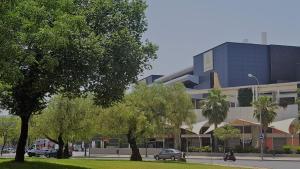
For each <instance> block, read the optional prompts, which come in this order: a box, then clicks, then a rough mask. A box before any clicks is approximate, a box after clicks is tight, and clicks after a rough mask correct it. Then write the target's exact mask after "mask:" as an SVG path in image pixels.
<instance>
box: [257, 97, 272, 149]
mask: <svg viewBox="0 0 300 169" xmlns="http://www.w3.org/2000/svg"><path fill="white" fill-rule="evenodd" d="M253 105H254V108H255V109H254V114H253V116H254V117H255V118H256V119H257V121H261V125H262V129H263V134H264V138H267V137H266V136H267V130H268V126H269V124H271V123H272V122H273V121H274V120H275V117H276V116H277V113H276V111H275V110H276V109H277V107H278V106H277V104H276V103H275V102H273V101H272V99H271V98H270V97H267V96H261V97H259V98H258V100H257V101H255V102H253ZM260 114H261V115H260ZM260 116H261V120H260ZM264 144H265V145H264V146H265V148H267V142H266V141H265V142H264Z"/></svg>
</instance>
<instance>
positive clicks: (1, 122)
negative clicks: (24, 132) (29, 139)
mask: <svg viewBox="0 0 300 169" xmlns="http://www.w3.org/2000/svg"><path fill="white" fill-rule="evenodd" d="M19 130H20V125H19V119H17V118H16V117H12V116H2V117H0V145H2V147H1V156H2V152H3V149H4V148H5V146H6V145H10V146H15V144H16V142H17V140H18V134H19Z"/></svg>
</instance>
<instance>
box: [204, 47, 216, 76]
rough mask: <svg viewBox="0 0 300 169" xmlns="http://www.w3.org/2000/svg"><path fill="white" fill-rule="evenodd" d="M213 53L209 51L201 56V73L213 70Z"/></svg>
mask: <svg viewBox="0 0 300 169" xmlns="http://www.w3.org/2000/svg"><path fill="white" fill-rule="evenodd" d="M213 65H214V62H213V51H212V50H210V51H208V52H206V53H204V54H203V71H204V72H206V71H209V70H212V69H213V68H214V66H213Z"/></svg>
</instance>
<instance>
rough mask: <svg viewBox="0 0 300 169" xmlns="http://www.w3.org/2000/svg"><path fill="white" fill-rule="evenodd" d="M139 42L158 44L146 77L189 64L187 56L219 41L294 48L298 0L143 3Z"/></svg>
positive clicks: (298, 41) (299, 35) (299, 28)
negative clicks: (263, 36)
mask: <svg viewBox="0 0 300 169" xmlns="http://www.w3.org/2000/svg"><path fill="white" fill-rule="evenodd" d="M146 2H147V4H148V8H147V11H146V17H147V20H148V30H147V32H146V33H145V34H144V37H143V38H144V39H149V40H150V41H151V42H153V43H155V44H156V45H158V46H159V50H158V52H157V56H158V59H156V60H155V61H153V62H151V64H152V69H151V70H146V71H145V72H144V73H143V75H141V77H145V76H148V75H151V74H162V75H166V74H170V73H173V72H176V71H179V70H181V69H184V68H187V67H189V66H192V64H193V56H195V55H197V54H199V53H202V52H204V51H206V50H208V49H210V48H213V47H214V46H217V45H219V44H221V43H224V42H243V40H244V39H248V42H249V43H261V32H267V36H268V44H281V45H292V46H300V19H299V17H300V10H299V7H300V0H248V1H246V0H146Z"/></svg>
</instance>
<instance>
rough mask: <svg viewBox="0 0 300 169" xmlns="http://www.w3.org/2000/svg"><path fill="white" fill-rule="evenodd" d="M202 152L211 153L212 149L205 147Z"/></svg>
mask: <svg viewBox="0 0 300 169" xmlns="http://www.w3.org/2000/svg"><path fill="white" fill-rule="evenodd" d="M201 151H202V152H211V147H210V146H204V147H202V149H201Z"/></svg>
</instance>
